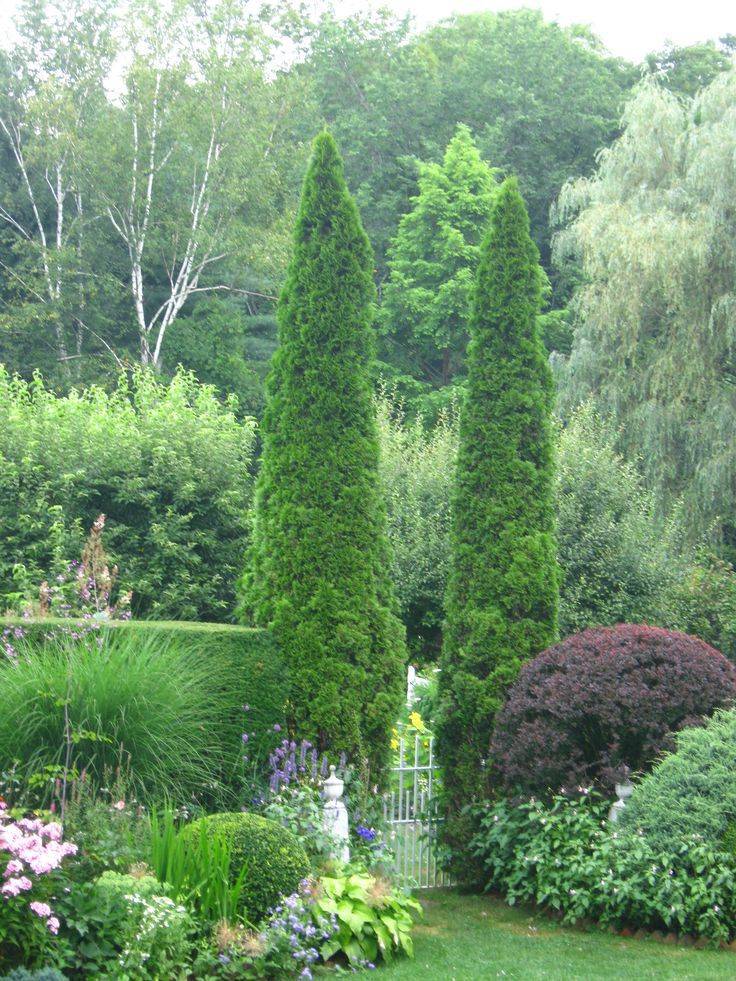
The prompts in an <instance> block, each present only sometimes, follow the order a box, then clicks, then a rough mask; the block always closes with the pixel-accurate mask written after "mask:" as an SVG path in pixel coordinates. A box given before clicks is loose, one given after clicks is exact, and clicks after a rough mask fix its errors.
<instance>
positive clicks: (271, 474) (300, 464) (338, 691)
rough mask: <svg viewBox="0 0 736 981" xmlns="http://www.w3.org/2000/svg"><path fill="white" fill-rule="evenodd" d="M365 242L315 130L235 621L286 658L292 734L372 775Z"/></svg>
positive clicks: (375, 533) (375, 561)
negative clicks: (245, 621)
mask: <svg viewBox="0 0 736 981" xmlns="http://www.w3.org/2000/svg"><path fill="white" fill-rule="evenodd" d="M372 270H373V257H372V252H371V247H370V243H369V242H368V239H367V237H366V234H365V232H364V231H363V228H362V225H361V223H360V216H359V214H358V210H357V208H356V206H355V203H354V202H353V199H352V198H351V196H350V194H349V192H348V189H347V186H346V184H345V179H344V176H343V166H342V161H341V159H340V155H339V153H338V150H337V147H336V145H335V142H334V140H333V138H332V136H331V135H330V134H329V133H328V132H323V133H322V134H320V135H319V136H318V137H317V138H316V140H315V142H314V148H313V154H312V159H311V162H310V164H309V168H308V171H307V175H306V179H305V181H304V187H303V191H302V200H301V207H300V210H299V215H298V218H297V223H296V231H295V237H294V245H293V255H292V259H291V264H290V267H289V271H288V274H287V278H286V283H285V286H284V289H283V292H282V295H281V298H280V301H279V308H278V324H279V347H278V349H277V351H276V354H275V355H274V359H273V366H272V370H271V374H270V377H269V380H268V383H267V402H266V407H265V411H264V417H263V424H262V435H263V457H262V465H261V472H260V475H259V480H258V488H257V496H256V517H255V528H254V544H253V547H252V550H251V556H250V563H249V568H248V570H247V571H246V574H245V576H244V578H243V593H244V596H243V599H244V608H245V609H250V611H251V612H252V616H253V619H254V620H255V622H256V623H258V624H260V625H270V626H271V627H272V629H273V631H274V634H275V636H276V638H277V640H278V641H279V643H280V645H281V648H282V650H283V652H284V654H285V656H286V660H287V664H288V668H289V679H290V689H291V698H290V713H291V718H290V720H289V722H290V725H291V727H292V730H293V732H294V733H298V735H299V736H301V737H304V738H308V739H311V740H312V742H313V743H314V744H315V745H317V746H318V747H320V748H324V749H329V750H332V751H342V750H344V751H345V752H347V753H348V754H349V755H350V756H351V758H352V759H353V761H355V762H360V763H367V764H368V765H369V768H370V771H371V774H372V776H373V778H375V779H377V778H379V777H380V774H381V771H382V769H383V767H384V766H385V762H386V757H387V751H388V745H389V730H390V727H391V725H392V723H393V722H394V720H395V718H396V714H397V711H398V709H399V706H400V704H401V696H402V691H403V663H404V659H405V644H404V631H403V627H402V626H401V623H400V621H399V619H398V618H397V616H396V614H395V611H394V600H393V596H392V591H391V586H390V580H389V572H390V568H389V565H390V564H389V562H388V539H387V536H386V518H385V513H384V508H383V502H382V497H381V491H380V485H379V477H378V433H377V426H376V420H375V413H374V406H373V399H372V389H371V382H370V375H369V372H370V366H371V360H372V357H373V340H374V339H373V332H372V327H371V315H372V304H373V299H374V286H373V279H372Z"/></svg>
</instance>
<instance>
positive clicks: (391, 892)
mask: <svg viewBox="0 0 736 981" xmlns="http://www.w3.org/2000/svg"><path fill="white" fill-rule="evenodd" d="M312 910H313V914H314V915H315V917H316V919H317V921H322V920H324V918H325V917H327V918H329V917H333V916H335V917H337V922H338V929H337V932H336V933H335V934H334V935H333V936H331V937H330V938H329V939H328V940H325V941H324V943H322V945H321V946H320V948H319V952H320V955H321V957H322V959H323V960H325V961H326V960H329V959H330V958H332V957H334V956H335V955H336V954H339V953H342V954H344V955H345V957H347V959H348V961H349V962H350V964H351V965H352V966H353V967H358V966H362V967H367V966H370V965H372V964H374V963H375V962H376V961H377V960H378V959H379V958H382V959H383V960H386V961H389V960H391V958H392V957H393V955H394V954H396V953H401V952H403V953H405V954H408V955H409V957H413V955H414V949H413V943H412V938H411V929H412V927H413V925H414V917H415V916H419V915H421V912H422V907H421V906H420V905H419V903H418V902H417V901H416V900H415V899H412V898H411V896H409V895H407V894H405V893H404V892H402V891H401V890H399V889H396V888H395V887H394V886H393V885H392V884H391V882H390V881H389V880H388V879H384V878H381V877H378V876H373V875H370V874H369V873H367V872H363V871H355V870H352V869H350V868H349V867H348V868H346V869H345V870H344V871H342V872H340V873H337V874H335V875H329V876H324V877H323V878H322V879H320V882H319V887H318V889H317V893H316V896H315V900H314V903H313V905H312Z"/></svg>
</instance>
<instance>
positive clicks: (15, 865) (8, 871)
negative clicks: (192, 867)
mask: <svg viewBox="0 0 736 981" xmlns="http://www.w3.org/2000/svg"><path fill="white" fill-rule="evenodd" d="M22 871H23V863H22V862H19V861H18V859H17V858H11V859H10V861H9V862H8V864H7V865H6V866H5V871H4V872H3V876H4V877H5V878H6V879H7V878H8V877H9V876H11V875H17V874H18V873H19V872H22Z"/></svg>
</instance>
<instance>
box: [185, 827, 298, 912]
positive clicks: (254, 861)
mask: <svg viewBox="0 0 736 981" xmlns="http://www.w3.org/2000/svg"><path fill="white" fill-rule="evenodd" d="M203 825H204V827H205V829H206V832H207V834H208V835H212V836H214V835H217V836H219V837H220V838H222V839H223V840H224V841H225V842H226V844H227V845H228V846H229V847H230V856H231V857H230V872H231V878H232V879H233V880H234V879H236V878H237V876H238V875H239V874H240V871H241V869H242V868H243V865H245V866H246V873H245V881H244V884H243V889H242V892H241V893H240V904H241V906H242V909H243V911H244V913H245V914H246V915H247V917H248V919H249V920H250V921H251V922H252V923H257V922H258V921H259V920H260V919H262V918H263V917H264V916H265V914H266V913H267V912H268V910H269V909H270V908H271V907H273V906H275V905H276V904H277V903H278V901H279V899H281V897H282V896H288V895H291V893H294V892H296V891H297V887H298V886H299V883H300V881H301V880H302V879H304V878H306V876H308V875H309V872H310V865H309V859H308V858H307V853H306V852H305V851H304V849H303V848H302V846H301V844H300V843H299V840H298V839H297V837H296V836H295V835H294V834H292V833H291V831H289V830H288V829H287V828H284V827H282V826H281V825H280V824H278V823H277V822H276V821H271V820H269V819H268V818H265V817H261V816H260V815H258V814H248V813H242V812H233V813H222V814H208V815H207V816H205V817H203V818H200V819H199V820H198V821H194V822H192V824H190V825H187V828H186V834H187V836H195V835H198V834H201V829H202V826H203Z"/></svg>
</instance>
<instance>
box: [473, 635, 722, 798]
mask: <svg viewBox="0 0 736 981" xmlns="http://www.w3.org/2000/svg"><path fill="white" fill-rule="evenodd" d="M734 698H736V667H734V666H733V665H732V664H731V663H730V662H729V661H728V660H727V659H726V658H725V657H724V656H723V655H722V654H720V653H719V652H718V651H716V650H715V649H714V648H713V647H710V646H709V645H708V644H706V643H704V642H703V641H702V640H698V639H697V638H696V637H690V636H688V635H687V634H681V633H678V632H676V631H670V630H662V629H660V628H659V627H648V626H637V625H632V624H621V625H619V626H616V627H597V628H593V629H591V630H585V631H583V633H580V634H575V635H574V636H573V637H568V638H567V639H566V640H563V641H561V642H560V643H559V644H555V645H554V646H553V647H550V648H549V649H548V650H546V651H543V652H542V653H541V654H539V655H538V656H537V657H536V658H534V660H533V661H530V662H529V663H528V664H526V665H525V666H524V667H523V668H522V670H521V674H520V675H519V678H518V680H517V681H516V683H515V684H514V685H513V686H512V688H511V690H510V693H509V697H508V700H507V702H506V704H505V706H504V707H503V709H502V710H501V712H500V713H499V715H498V716H497V724H496V730H495V733H494V737H493V742H492V749H491V755H492V758H493V761H494V764H495V767H496V770H497V773H498V774H499V775H500V777H501V779H502V781H503V783H504V784H505V785H506V786H507V787H509V788H518V789H521V790H523V791H526V792H532V793H545V792H546V791H548V790H550V789H551V790H558V789H560V788H563V787H565V788H572V787H575V786H577V785H580V784H582V785H586V786H587V785H590V784H597V785H599V786H600V787H602V788H604V789H606V790H607V789H609V788H610V787H611V785H612V784H613V783H614V782H615V780H616V779H617V778H618V777H619V776H620V775H621V773H622V772H623V770H624V768H625V767H627V768H628V769H629V770H632V771H637V770H646V769H648V768H649V767H650V765H651V764H652V762H653V761H654V760H655V759H656V757H657V756H659V754H660V753H662V752H664V751H666V750H670V749H672V747H673V746H674V740H673V737H672V733H673V732H676V731H678V730H680V729H683V728H685V727H686V726H694V725H699V724H701V723H702V722H703V721H704V718H705V717H707V716H709V715H710V714H711V713H712V712H713V711H714V709H716V708H719V707H722V706H728V705H729V704H731V703H732V702H733V701H734Z"/></svg>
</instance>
